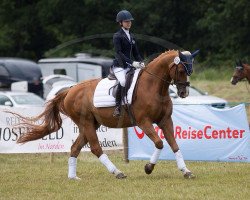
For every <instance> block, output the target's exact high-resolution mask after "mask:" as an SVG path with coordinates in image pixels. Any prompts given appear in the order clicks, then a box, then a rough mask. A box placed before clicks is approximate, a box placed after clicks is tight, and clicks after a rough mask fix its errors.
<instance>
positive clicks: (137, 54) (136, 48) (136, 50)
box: [132, 37, 143, 62]
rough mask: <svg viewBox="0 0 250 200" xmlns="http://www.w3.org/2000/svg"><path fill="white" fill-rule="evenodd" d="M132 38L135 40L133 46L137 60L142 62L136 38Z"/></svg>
mask: <svg viewBox="0 0 250 200" xmlns="http://www.w3.org/2000/svg"><path fill="white" fill-rule="evenodd" d="M132 40H133V48H132V51H133V56H134V58H135V60H136V61H139V62H142V60H143V59H142V57H141V55H140V53H139V50H138V47H137V44H136V40H135V39H134V37H133V38H132Z"/></svg>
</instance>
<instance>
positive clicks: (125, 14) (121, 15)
mask: <svg viewBox="0 0 250 200" xmlns="http://www.w3.org/2000/svg"><path fill="white" fill-rule="evenodd" d="M131 20H134V18H133V17H132V15H131V13H130V12H129V11H127V10H121V11H120V12H118V14H117V15H116V21H117V22H122V21H131Z"/></svg>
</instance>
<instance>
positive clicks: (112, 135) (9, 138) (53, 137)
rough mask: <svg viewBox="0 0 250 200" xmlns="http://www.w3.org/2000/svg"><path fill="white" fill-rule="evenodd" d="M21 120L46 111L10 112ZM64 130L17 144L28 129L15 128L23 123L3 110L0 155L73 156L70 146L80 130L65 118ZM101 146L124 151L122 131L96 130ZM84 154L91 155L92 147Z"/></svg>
mask: <svg viewBox="0 0 250 200" xmlns="http://www.w3.org/2000/svg"><path fill="white" fill-rule="evenodd" d="M8 110H10V111H12V112H16V113H19V114H21V115H22V116H27V117H33V116H36V115H38V114H39V113H41V112H42V111H43V108H39V107H35V108H15V109H8ZM62 118H63V124H62V127H61V128H60V129H59V130H58V131H57V132H54V133H51V134H50V135H47V136H45V137H43V138H42V139H39V140H36V141H32V142H28V143H25V144H22V145H20V144H17V143H16V141H17V138H18V137H19V136H20V134H23V133H25V132H26V127H18V128H17V127H15V126H14V125H16V124H18V123H20V122H21V121H20V118H19V117H17V116H14V115H12V114H10V113H6V112H4V110H3V109H0V153H45V152H70V148H71V145H72V144H73V142H74V141H75V140H76V138H77V136H78V134H79V129H78V127H77V126H76V125H75V124H74V123H73V121H72V120H71V119H69V118H67V117H66V116H62ZM97 136H98V139H99V143H100V145H101V147H102V148H103V150H115V149H123V143H122V129H111V128H108V127H105V126H100V128H99V129H98V130H97ZM82 151H90V148H89V144H87V145H85V146H84V147H83V148H82Z"/></svg>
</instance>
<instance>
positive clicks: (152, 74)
mask: <svg viewBox="0 0 250 200" xmlns="http://www.w3.org/2000/svg"><path fill="white" fill-rule="evenodd" d="M184 63H185V62H181V64H182V65H184ZM170 65H172V66H171V67H170V70H171V68H172V67H174V66H176V68H175V78H174V79H173V80H172V81H168V80H167V79H164V78H162V77H160V76H158V75H156V74H154V73H152V72H149V71H148V70H147V69H146V68H147V67H145V68H144V69H143V71H145V72H147V73H148V74H150V75H151V76H154V77H156V78H158V79H160V80H161V81H163V82H165V83H167V84H170V85H176V86H177V85H184V86H190V82H189V81H187V82H177V81H176V80H177V78H178V74H179V73H178V70H177V68H178V65H176V64H174V63H173V64H172V63H171V64H170Z"/></svg>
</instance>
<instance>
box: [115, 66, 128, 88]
mask: <svg viewBox="0 0 250 200" xmlns="http://www.w3.org/2000/svg"><path fill="white" fill-rule="evenodd" d="M128 70H129V68H127V69H123V68H121V67H114V68H113V71H114V74H115V76H116V78H117V79H118V81H119V82H120V84H121V86H122V87H125V82H126V78H125V76H126V73H127V71H128Z"/></svg>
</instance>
